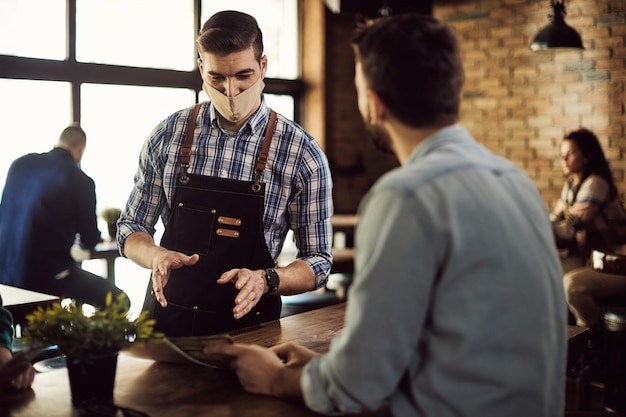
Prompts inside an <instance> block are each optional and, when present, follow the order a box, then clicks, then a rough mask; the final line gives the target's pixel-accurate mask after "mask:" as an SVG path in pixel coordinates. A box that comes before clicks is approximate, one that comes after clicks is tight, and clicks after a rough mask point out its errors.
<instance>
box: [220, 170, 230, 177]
mask: <svg viewBox="0 0 626 417" xmlns="http://www.w3.org/2000/svg"><path fill="white" fill-rule="evenodd" d="M227 176H228V175H226V171H224V170H221V171H220V177H222V178H226V177H227Z"/></svg>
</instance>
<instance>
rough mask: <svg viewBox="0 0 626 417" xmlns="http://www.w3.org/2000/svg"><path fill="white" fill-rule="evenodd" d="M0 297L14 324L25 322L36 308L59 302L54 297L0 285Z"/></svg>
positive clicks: (57, 298)
mask: <svg viewBox="0 0 626 417" xmlns="http://www.w3.org/2000/svg"><path fill="white" fill-rule="evenodd" d="M0 296H2V303H3V305H4V307H5V308H6V309H7V310H9V311H10V312H11V315H13V323H14V324H23V323H25V322H26V315H27V314H30V313H31V312H33V311H34V310H35V309H36V308H37V307H39V306H42V307H46V306H48V305H51V304H53V303H57V302H59V300H60V299H59V297H57V296H56V295H50V294H43V293H40V292H36V291H30V290H25V289H23V288H18V287H12V286H10V285H5V284H0Z"/></svg>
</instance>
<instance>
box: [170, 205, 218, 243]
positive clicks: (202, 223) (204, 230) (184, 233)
mask: <svg viewBox="0 0 626 417" xmlns="http://www.w3.org/2000/svg"><path fill="white" fill-rule="evenodd" d="M215 213H216V211H215V210H211V209H203V208H199V207H192V206H189V205H185V204H183V203H181V204H180V205H179V206H178V210H176V232H175V235H176V239H175V240H176V241H175V243H174V245H175V248H174V250H177V251H179V252H187V253H189V254H194V253H197V254H199V255H206V254H208V253H209V247H210V244H211V234H212V233H211V231H212V230H213V223H214V222H215V215H216V214H215Z"/></svg>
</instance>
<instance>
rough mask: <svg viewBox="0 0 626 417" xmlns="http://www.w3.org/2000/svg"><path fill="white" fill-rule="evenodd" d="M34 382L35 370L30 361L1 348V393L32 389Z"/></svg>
mask: <svg viewBox="0 0 626 417" xmlns="http://www.w3.org/2000/svg"><path fill="white" fill-rule="evenodd" d="M34 380H35V368H33V365H31V363H30V362H29V361H28V360H26V359H25V358H20V357H19V356H17V357H12V356H11V352H10V351H9V350H8V349H5V348H0V393H5V392H10V391H13V390H21V389H26V388H30V386H31V385H32V384H33V381H34Z"/></svg>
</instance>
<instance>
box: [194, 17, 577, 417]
mask: <svg viewBox="0 0 626 417" xmlns="http://www.w3.org/2000/svg"><path fill="white" fill-rule="evenodd" d="M353 42H354V50H355V54H356V68H355V72H356V76H355V83H356V89H357V93H358V107H359V110H360V112H361V114H362V115H363V119H364V121H365V124H366V125H367V126H368V127H369V129H370V130H371V131H372V132H373V133H374V137H375V138H376V143H378V144H379V145H380V146H381V147H383V148H384V149H388V150H393V152H394V153H395V154H396V155H397V157H398V159H399V160H400V162H401V164H402V166H401V167H400V168H398V169H395V170H393V171H391V172H389V173H387V174H386V175H384V176H383V177H382V178H380V179H379V181H378V182H377V183H376V184H375V185H374V186H373V187H372V189H371V190H370V191H369V193H368V194H367V196H366V197H365V198H364V199H363V201H362V202H361V205H360V207H359V211H358V212H359V226H358V228H357V229H356V259H355V261H356V264H355V275H354V281H353V284H352V286H351V287H350V289H349V293H348V302H347V310H346V316H345V327H344V329H343V330H342V332H341V333H340V334H339V335H337V336H335V338H334V339H333V341H332V344H331V346H330V351H329V352H327V353H325V354H321V355H318V354H317V353H315V352H312V351H310V350H308V349H305V348H303V347H300V346H297V345H294V344H283V345H279V346H275V347H272V348H270V349H267V348H264V347H259V346H250V345H244V344H233V345H228V346H226V345H225V346H221V347H207V348H205V353H216V352H218V353H222V354H228V355H232V356H234V358H233V361H232V367H233V368H234V369H235V370H236V373H237V376H238V378H239V381H240V382H241V383H242V385H243V387H244V388H245V389H247V390H248V391H251V392H254V393H259V394H266V395H273V396H277V397H297V398H299V397H302V398H303V399H304V402H305V403H306V405H307V406H308V407H309V408H311V409H312V410H314V411H317V412H320V413H324V414H337V413H339V414H342V413H359V412H364V411H373V410H381V409H382V410H386V413H387V415H392V416H398V417H410V416H429V417H430V416H437V417H448V416H455V417H476V416H481V417H502V416H507V417H528V416H534V417H554V416H559V415H562V413H563V407H564V395H565V393H564V389H565V360H566V358H565V356H566V352H567V347H566V334H567V330H566V314H565V313H566V305H565V299H564V293H563V285H562V274H561V267H560V264H559V258H558V254H557V250H556V247H555V244H554V238H553V235H552V232H551V229H550V222H549V219H548V213H547V211H546V209H545V205H544V203H543V201H542V199H541V197H540V195H539V193H538V190H537V189H536V187H535V185H534V184H533V183H532V181H531V180H530V179H529V178H528V176H527V175H526V174H524V173H523V172H522V171H521V170H520V169H518V168H516V167H515V166H514V165H513V164H511V163H510V162H508V161H506V160H505V159H503V158H500V157H498V156H495V155H493V154H492V153H491V152H489V151H488V150H487V149H485V148H484V147H482V146H481V145H479V144H478V143H476V142H475V141H474V139H473V138H472V137H471V135H470V133H469V132H468V131H467V130H466V129H465V128H464V127H462V126H461V125H459V124H457V122H458V116H459V106H460V95H461V88H462V83H463V70H462V65H461V58H460V55H459V50H458V46H457V42H456V40H455V38H454V35H453V33H452V31H451V30H450V29H449V28H448V27H446V26H445V25H444V24H442V23H440V22H438V21H437V20H436V19H434V18H432V17H430V16H421V15H413V14H405V15H399V16H395V17H388V18H381V19H380V20H378V21H376V22H375V23H373V24H371V25H369V26H367V27H364V28H363V29H362V30H361V31H360V32H359V33H358V34H357V36H356V37H355V39H354V41H353Z"/></svg>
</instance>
